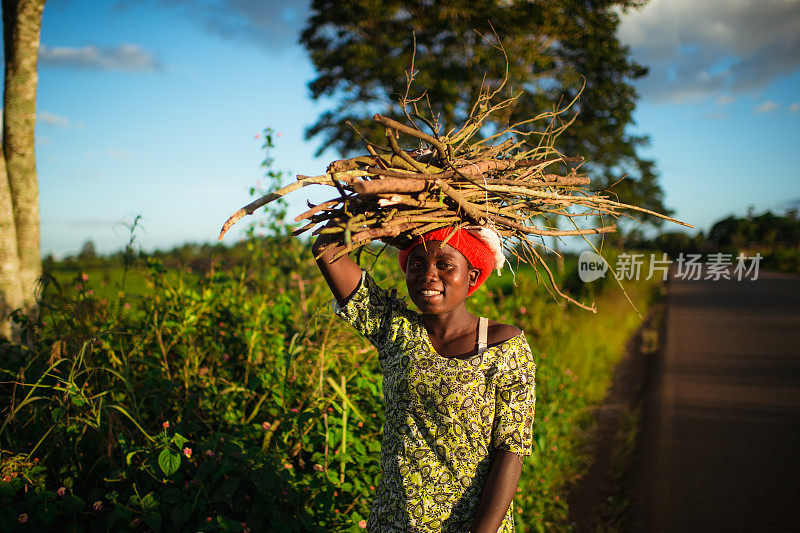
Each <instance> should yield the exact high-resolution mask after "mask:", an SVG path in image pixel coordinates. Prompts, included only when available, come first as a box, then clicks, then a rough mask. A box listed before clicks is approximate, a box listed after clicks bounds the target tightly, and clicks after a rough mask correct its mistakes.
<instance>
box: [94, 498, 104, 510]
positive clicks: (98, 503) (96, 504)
mask: <svg viewBox="0 0 800 533" xmlns="http://www.w3.org/2000/svg"><path fill="white" fill-rule="evenodd" d="M92 509H94V510H95V511H102V510H103V502H101V501H100V500H97V501H96V502H94V503H93V504H92Z"/></svg>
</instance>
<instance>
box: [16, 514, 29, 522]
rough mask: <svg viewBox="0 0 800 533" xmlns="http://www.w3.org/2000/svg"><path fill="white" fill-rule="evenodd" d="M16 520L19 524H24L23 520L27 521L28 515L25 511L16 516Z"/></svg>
mask: <svg viewBox="0 0 800 533" xmlns="http://www.w3.org/2000/svg"><path fill="white" fill-rule="evenodd" d="M17 521H19V523H20V524H24V523H25V522H27V521H28V515H26V514H25V513H22V514H20V515H19V518H17Z"/></svg>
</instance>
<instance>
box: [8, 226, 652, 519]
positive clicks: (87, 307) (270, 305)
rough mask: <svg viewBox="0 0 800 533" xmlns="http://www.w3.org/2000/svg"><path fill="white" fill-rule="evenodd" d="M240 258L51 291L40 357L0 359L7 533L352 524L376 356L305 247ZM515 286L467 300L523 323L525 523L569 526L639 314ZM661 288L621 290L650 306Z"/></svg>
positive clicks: (363, 497)
mask: <svg viewBox="0 0 800 533" xmlns="http://www.w3.org/2000/svg"><path fill="white" fill-rule="evenodd" d="M250 247H251V255H250V261H249V262H248V263H247V264H242V265H240V266H238V267H236V268H227V267H226V266H225V264H224V262H223V261H221V262H219V263H218V264H217V265H216V266H215V267H212V268H211V269H209V270H208V272H206V273H205V274H204V275H202V276H198V275H196V274H192V275H189V276H184V275H181V273H180V272H174V271H170V272H167V271H166V269H164V268H163V266H162V265H161V264H160V263H159V262H158V261H154V260H149V261H146V260H142V261H141V263H140V264H139V265H138V267H136V269H135V271H133V272H131V273H129V274H128V283H134V285H133V286H136V283H139V284H140V285H139V286H140V287H145V288H141V289H140V290H139V291H138V293H137V291H116V293H115V294H112V293H113V292H114V291H108V290H104V291H102V292H101V291H99V290H98V291H97V292H95V290H94V289H93V287H96V286H98V285H99V283H100V282H101V281H102V280H103V278H102V276H96V275H95V273H92V274H91V275H89V276H88V277H87V276H81V275H79V276H76V279H75V280H73V281H74V283H72V284H71V285H70V288H69V290H62V291H61V292H59V291H58V290H57V289H56V287H55V286H49V287H47V288H46V291H45V298H44V304H45V305H44V312H43V314H42V319H41V321H40V323H38V324H36V325H34V326H33V327H34V328H35V332H34V333H35V335H34V338H35V339H36V343H35V345H34V346H32V347H25V346H11V345H5V346H3V351H4V356H3V358H2V360H1V361H0V365H1V366H2V368H0V370H1V371H2V372H3V375H4V378H3V384H2V388H0V394H2V399H3V405H4V406H7V408H6V409H5V411H4V412H3V420H2V427H0V445H1V446H2V449H3V451H2V455H0V469H2V476H3V480H2V481H0V498H1V499H0V505H2V508H1V510H0V528H2V529H4V530H6V529H9V528H11V527H13V526H18V525H19V523H20V521H22V520H23V519H24V520H26V524H27V527H32V528H33V529H37V528H38V529H44V528H59V529H72V530H105V529H108V528H111V529H114V530H125V529H140V528H142V527H144V526H147V527H149V528H150V529H153V530H160V529H163V528H178V529H185V530H192V531H197V530H228V531H239V530H246V529H252V530H269V529H273V530H280V531H323V530H336V531H347V530H355V531H358V530H360V524H362V525H363V522H362V520H365V519H366V516H367V514H368V509H369V502H370V497H371V493H372V491H373V490H374V487H375V486H376V485H377V478H378V476H379V475H380V466H379V449H380V435H381V428H382V425H383V411H382V406H381V398H382V390H381V379H380V373H379V370H378V365H377V359H376V354H375V352H374V350H373V349H372V348H371V347H370V346H369V345H368V344H367V343H366V342H365V341H364V340H363V339H361V338H359V337H358V336H357V335H356V334H355V333H354V332H353V331H352V330H351V329H350V328H349V327H348V326H346V325H344V324H343V323H341V322H340V321H339V320H338V319H335V318H334V317H333V316H332V312H331V308H330V298H331V297H330V293H329V291H328V289H327V286H326V285H325V284H324V281H322V279H321V278H320V276H319V275H318V273H317V270H316V266H315V264H314V262H313V260H312V258H311V257H310V253H309V251H308V250H307V249H306V247H305V246H304V245H303V243H301V242H299V241H296V240H292V239H289V238H286V237H274V238H270V239H256V240H253V241H251V243H250ZM397 270H398V269H396V268H395V267H394V263H393V262H392V258H390V257H384V258H382V259H381V260H380V261H378V263H377V265H376V267H375V270H374V271H373V273H374V276H375V277H376V279H378V280H379V281H380V282H381V283H382V284H384V286H389V285H391V286H397V287H402V285H403V284H402V280H401V279H400V278H399V276H398V272H397ZM570 276H572V277H574V272H571V273H568V275H567V276H566V278H569V277H570ZM98 277H99V278H100V279H99V280H98V279H97V278H98ZM137 280H138V281H137ZM565 281H567V282H568V280H566V279H565ZM515 282H516V285H514V284H513V282H512V280H511V279H510V278H507V277H504V278H496V277H493V278H491V279H490V281H489V283H488V285H487V288H486V289H482V290H481V291H478V293H476V295H475V297H474V298H472V299H471V301H470V306H471V307H472V310H473V311H474V312H476V313H479V314H481V315H485V316H489V317H492V318H496V319H498V320H503V321H506V322H510V323H515V324H517V325H519V326H520V327H521V328H523V329H524V330H525V331H526V333H527V335H528V339H529V341H530V343H531V346H532V347H533V349H534V354H535V358H536V363H537V397H538V400H537V408H536V422H535V435H534V438H535V444H534V455H533V456H532V458H531V459H530V460H528V461H527V463H526V465H525V468H524V472H523V476H522V480H521V482H520V490H519V493H518V497H517V508H518V509H519V514H518V516H517V521H518V525H519V526H520V529H521V530H522V531H525V530H543V529H545V528H547V529H550V528H553V527H562V526H563V527H566V526H565V525H564V520H565V518H566V506H565V504H564V493H563V491H564V490H565V488H566V483H567V482H568V481H569V480H570V479H572V478H573V477H574V476H575V475H576V474H577V473H578V472H580V471H581V469H582V468H583V465H584V464H585V458H583V457H581V440H580V436H581V435H582V432H583V431H584V430H585V429H586V428H587V427H588V425H589V424H590V423H591V421H590V417H589V414H588V413H589V410H588V407H589V406H590V405H591V404H592V403H593V402H596V401H598V400H599V399H601V398H602V396H603V393H604V391H605V390H606V388H607V386H608V383H609V379H610V373H611V371H612V369H613V366H614V364H615V362H616V361H617V360H618V358H619V357H620V356H621V354H622V348H623V346H624V343H625V340H626V339H627V338H628V336H629V335H630V334H631V333H632V331H633V330H634V329H635V328H636V326H637V324H638V321H639V319H638V317H637V316H636V314H635V312H633V310H632V309H631V308H630V307H629V306H628V304H627V303H626V301H625V299H624V297H622V295H621V294H620V293H619V292H618V291H616V290H609V288H606V289H603V290H601V291H600V292H599V293H597V294H594V295H591V296H593V297H595V298H596V300H597V302H598V307H599V309H600V312H599V313H598V314H597V315H592V314H589V313H587V312H585V311H582V310H579V309H571V308H568V309H562V308H561V307H560V306H559V305H557V304H556V303H555V302H554V301H553V300H552V298H551V297H550V296H549V295H548V294H547V291H546V290H545V289H544V287H543V286H542V285H540V284H539V283H538V281H537V278H536V275H535V273H533V272H531V271H529V270H524V269H523V270H521V271H518V272H517V273H516V280H515ZM109 285H111V286H113V281H112V282H111V283H109V282H108V281H106V286H105V287H103V289H106V288H108V287H109ZM654 286H655V285H654V284H653V283H646V282H642V283H638V284H629V285H628V287H627V288H628V290H629V292H631V293H632V296H633V297H634V299H635V300H636V301H637V303H638V304H639V305H640V308H646V306H647V302H648V301H649V299H650V297H651V295H652V293H653V288H654Z"/></svg>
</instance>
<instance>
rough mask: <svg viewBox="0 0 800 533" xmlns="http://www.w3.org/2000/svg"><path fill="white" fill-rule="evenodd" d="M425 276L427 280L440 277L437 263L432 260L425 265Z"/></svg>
mask: <svg viewBox="0 0 800 533" xmlns="http://www.w3.org/2000/svg"><path fill="white" fill-rule="evenodd" d="M423 278H424V279H425V280H438V279H439V272H438V271H437V270H436V263H434V262H431V263H429V264H427V265H426V266H425V272H424V274H423Z"/></svg>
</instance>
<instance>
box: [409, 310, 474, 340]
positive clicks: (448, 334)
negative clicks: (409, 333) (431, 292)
mask: <svg viewBox="0 0 800 533" xmlns="http://www.w3.org/2000/svg"><path fill="white" fill-rule="evenodd" d="M476 322H477V317H475V316H474V315H472V314H471V313H470V312H469V311H467V308H466V306H465V307H460V308H458V309H454V310H453V311H449V312H447V313H441V314H423V315H422V323H423V324H424V325H425V330H426V331H427V332H428V335H430V336H432V337H436V338H437V339H441V340H447V339H450V338H453V337H458V336H460V335H462V334H463V333H464V332H465V331H468V330H472V329H474V328H475V324H476Z"/></svg>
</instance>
